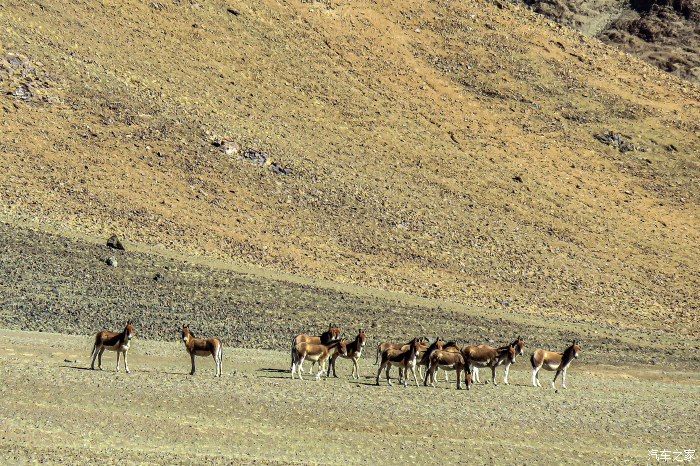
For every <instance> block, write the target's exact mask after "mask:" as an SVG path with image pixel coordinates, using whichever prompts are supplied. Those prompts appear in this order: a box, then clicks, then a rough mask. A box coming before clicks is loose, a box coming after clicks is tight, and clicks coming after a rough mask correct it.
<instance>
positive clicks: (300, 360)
mask: <svg viewBox="0 0 700 466" xmlns="http://www.w3.org/2000/svg"><path fill="white" fill-rule="evenodd" d="M333 348H338V351H339V352H340V355H341V356H344V357H345V356H347V355H348V349H347V342H346V341H345V340H332V341H330V342H328V343H325V344H323V343H318V344H316V343H306V342H301V343H297V344H296V345H294V346H293V347H292V370H291V372H292V379H294V374H295V373H298V374H299V380H303V378H302V376H301V365H302V364H304V360H305V359H308V360H310V361H314V362H315V363H317V364H318V365H319V371H318V373H316V380H319V379H320V378H321V374H322V373H323V370H324V369H325V367H324V365H325V363H326V361H327V360H328V357H329V356H330V352H331V350H332V349H333Z"/></svg>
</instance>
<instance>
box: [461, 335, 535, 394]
mask: <svg viewBox="0 0 700 466" xmlns="http://www.w3.org/2000/svg"><path fill="white" fill-rule="evenodd" d="M508 346H512V347H514V348H515V352H516V353H517V356H522V355H523V353H524V352H525V340H523V339H522V337H518V338H516V339H515V340H514V341H513V342H512V343H511V344H510V345H506V346H499V347H498V348H496V351H501V350H504V349H506V348H508ZM479 348H491V346H489V345H479ZM511 364H512V363H511V362H510V360H506V362H505V363H504V364H503V368H504V372H505V374H504V375H503V383H504V384H506V385H508V374H510V365H511ZM472 376H473V378H474V382H476V383H481V380H479V368H478V367H474V373H473V374H472Z"/></svg>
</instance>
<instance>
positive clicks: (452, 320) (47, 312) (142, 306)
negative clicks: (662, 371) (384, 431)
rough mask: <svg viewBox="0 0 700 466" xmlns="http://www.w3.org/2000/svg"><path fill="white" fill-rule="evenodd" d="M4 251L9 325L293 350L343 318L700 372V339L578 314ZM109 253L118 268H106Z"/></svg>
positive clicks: (200, 268) (395, 336)
mask: <svg viewBox="0 0 700 466" xmlns="http://www.w3.org/2000/svg"><path fill="white" fill-rule="evenodd" d="M133 246H134V245H130V247H133ZM0 252H1V254H0V297H1V300H0V327H4V328H14V329H21V330H39V331H44V332H47V331H48V332H59V333H71V334H90V333H92V332H96V331H98V330H100V329H103V328H107V329H117V328H119V327H121V326H123V325H124V321H125V320H126V319H132V320H133V321H134V323H135V325H136V326H137V328H138V333H139V336H140V337H141V338H147V339H159V340H172V339H173V338H176V337H177V336H178V335H179V333H178V332H179V329H180V327H181V326H182V324H183V323H189V324H190V325H191V326H192V329H193V331H195V333H198V334H202V335H217V336H219V337H221V338H222V339H223V341H224V342H225V343H226V344H228V345H232V346H236V347H239V346H243V347H246V348H266V349H278V350H286V349H287V348H288V346H289V342H290V340H291V339H292V337H293V336H294V335H296V334H297V333H300V332H309V331H311V332H318V333H320V332H322V331H323V330H325V327H326V326H327V325H328V323H333V324H335V325H339V326H340V327H342V328H343V329H344V336H345V337H347V338H349V339H350V338H354V335H355V334H356V332H357V329H358V328H365V329H366V331H367V333H368V334H369V335H370V341H369V346H370V347H374V346H375V345H376V344H377V343H378V342H379V341H386V340H391V341H408V340H409V339H410V338H412V337H413V336H416V335H419V336H426V337H430V338H434V337H435V336H441V337H442V338H444V339H448V340H456V341H458V342H460V343H484V342H491V343H492V344H498V345H500V344H505V343H507V342H510V341H512V340H513V339H514V338H516V337H517V336H518V335H520V336H522V337H523V338H525V339H526V340H527V342H528V345H530V346H532V347H534V346H542V345H544V346H547V347H550V346H553V347H554V348H555V349H556V348H558V347H559V346H562V345H565V344H566V342H568V341H570V340H572V339H574V338H576V339H578V340H580V341H581V342H582V344H583V345H584V346H585V348H586V359H587V361H592V362H599V363H603V362H612V363H614V364H618V363H620V362H621V361H617V360H614V361H610V357H611V355H613V356H612V357H613V358H615V359H616V358H617V356H614V355H615V354H616V353H617V352H618V351H623V352H624V362H625V363H627V364H630V363H637V364H663V365H670V366H672V367H677V368H681V369H684V370H686V369H688V368H692V369H694V370H697V369H698V368H700V356H699V354H698V349H700V347H699V346H698V343H697V341H695V340H692V339H687V338H684V337H683V335H677V334H672V333H668V332H666V333H659V332H656V331H654V330H632V329H620V328H619V327H617V326H614V325H606V324H605V323H602V322H601V323H597V324H594V325H591V324H589V323H587V322H586V321H585V319H582V318H579V317H570V318H568V319H565V320H561V319H538V318H535V317H528V316H522V315H519V314H518V313H517V312H500V311H491V310H489V309H483V308H473V307H466V306H458V305H454V304H453V303H449V302H445V301H439V300H432V301H431V300H420V299H416V298H415V297H411V296H407V295H401V294H395V293H385V292H381V291H378V290H367V289H362V288H358V287H337V286H334V284H332V283H325V282H313V281H310V280H308V279H303V278H302V279H300V278H298V277H297V278H295V277H285V276H281V275H275V274H273V275H270V274H269V272H268V273H265V272H264V271H261V270H256V269H253V268H248V269H245V268H240V267H239V268H235V267H234V268H231V267H227V266H226V264H221V263H215V262H207V261H197V262H193V261H191V260H188V258H186V257H177V256H172V257H165V256H162V255H160V254H156V253H153V252H136V251H126V252H120V251H114V250H111V249H110V248H108V247H107V246H105V245H96V244H91V243H89V242H87V241H85V240H78V239H68V238H65V237H61V236H58V235H50V234H46V233H41V232H37V231H34V230H31V229H29V228H21V227H13V226H9V225H7V224H3V223H0ZM109 258H114V259H116V262H117V267H116V268H115V267H110V266H108V265H107V264H106V263H105V261H106V259H109ZM561 349H563V348H561Z"/></svg>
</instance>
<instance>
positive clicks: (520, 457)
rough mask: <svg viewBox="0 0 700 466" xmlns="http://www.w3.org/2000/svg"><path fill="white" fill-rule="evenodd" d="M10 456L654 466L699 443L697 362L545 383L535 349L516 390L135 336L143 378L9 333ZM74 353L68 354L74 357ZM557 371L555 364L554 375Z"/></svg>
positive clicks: (519, 366)
mask: <svg viewBox="0 0 700 466" xmlns="http://www.w3.org/2000/svg"><path fill="white" fill-rule="evenodd" d="M0 337H1V341H2V343H0V365H1V366H0V371H1V372H0V373H1V374H2V384H0V394H1V396H0V400H1V401H0V409H2V412H3V413H4V416H3V420H2V421H1V422H2V430H3V436H2V439H1V440H0V460H2V461H3V462H4V463H5V464H16V463H21V462H24V461H45V462H49V463H63V464H68V463H90V462H94V461H96V460H98V459H100V458H104V457H105V456H107V455H109V456H110V457H111V458H119V462H120V463H121V464H132V463H152V464H188V463H191V462H193V461H195V460H196V461H199V462H206V463H253V462H255V463H262V464H275V463H280V464H289V463H294V462H304V463H327V464H331V463H332V464H338V463H367V462H371V463H374V464H377V463H390V464H399V463H404V464H405V463H408V462H411V463H421V462H426V461H430V462H433V461H434V462H436V463H457V462H460V463H464V462H473V463H475V464H480V463H509V464H513V463H517V464H535V463H542V464H545V463H548V464H551V463H552V462H556V463H591V462H599V463H607V464H619V463H645V462H646V460H647V459H648V450H649V449H652V448H657V449H662V448H667V449H671V450H673V449H687V448H695V447H696V446H697V445H696V441H697V435H696V434H697V431H696V420H697V415H698V395H699V394H700V379H699V377H698V374H697V372H685V373H683V372H666V371H664V370H663V369H659V368H655V369H653V370H652V369H648V368H639V367H611V366H598V365H587V364H586V361H585V357H583V360H582V361H580V362H579V361H577V362H576V363H575V365H574V366H573V367H572V369H571V370H570V371H569V389H568V390H565V391H564V390H559V391H558V392H555V391H553V390H551V389H549V388H542V389H534V388H532V387H530V386H528V385H527V382H528V381H529V373H528V371H527V369H528V365H529V364H528V362H527V360H526V358H524V359H520V360H518V361H517V363H516V366H514V369H513V370H512V372H511V385H510V386H505V385H502V384H500V385H499V386H497V387H493V386H491V385H486V386H477V387H475V388H473V389H472V390H470V391H469V392H467V391H461V392H457V391H456V390H455V389H454V386H450V387H449V389H448V388H447V387H446V386H445V385H444V383H443V384H442V385H443V386H441V387H440V388H437V389H433V388H425V387H420V388H416V387H414V386H411V387H409V388H403V387H396V386H395V387H392V388H389V387H387V386H386V385H385V384H382V386H381V387H375V386H374V385H373V382H374V380H373V379H372V378H371V377H372V376H373V375H374V371H375V369H376V366H373V365H372V364H371V361H370V360H369V358H368V357H365V358H364V359H363V360H362V363H361V371H362V375H363V378H362V379H361V380H360V381H359V382H352V381H350V380H349V378H348V376H349V370H350V365H349V364H348V362H347V361H342V362H340V363H339V366H338V368H339V375H340V378H339V379H337V380H321V381H320V382H315V381H313V380H304V381H298V380H294V381H292V380H290V378H289V373H288V372H287V369H288V355H287V353H285V352H277V351H266V350H246V349H238V348H226V351H225V355H224V376H223V377H222V378H221V379H218V380H217V379H215V378H214V377H213V376H212V372H213V363H212V362H211V361H209V360H206V361H205V360H200V366H199V368H198V373H197V375H195V376H194V377H191V376H189V375H187V372H188V369H189V367H188V358H187V356H186V354H185V353H184V350H183V349H182V347H181V346H180V345H179V344H176V343H174V342H154V341H145V340H135V341H134V343H133V346H132V350H131V357H130V366H131V370H132V373H131V374H130V375H127V374H124V373H123V372H120V373H118V374H117V373H114V354H113V353H112V354H109V355H107V356H106V357H105V359H104V363H103V366H104V369H105V370H104V371H102V372H97V371H90V370H85V368H86V367H87V366H88V365H89V364H88V363H89V361H88V353H89V351H90V344H91V339H90V337H87V336H83V337H81V336H66V335H59V334H48V333H35V332H17V331H6V330H2V331H0ZM66 361H68V362H66ZM550 376H551V373H548V374H545V379H544V380H543V381H544V382H546V381H547V379H548V378H549V377H550Z"/></svg>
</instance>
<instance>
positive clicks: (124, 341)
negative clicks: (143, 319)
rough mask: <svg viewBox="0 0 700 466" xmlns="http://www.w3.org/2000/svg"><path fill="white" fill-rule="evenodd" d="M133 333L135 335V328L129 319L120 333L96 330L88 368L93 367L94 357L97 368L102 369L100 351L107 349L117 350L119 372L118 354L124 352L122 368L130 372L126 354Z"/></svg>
mask: <svg viewBox="0 0 700 466" xmlns="http://www.w3.org/2000/svg"><path fill="white" fill-rule="evenodd" d="M134 335H136V330H134V326H133V325H131V321H128V322H127V323H126V326H125V327H124V330H122V332H121V333H117V332H109V331H107V330H102V331H101V332H98V333H97V335H95V345H94V346H93V347H92V363H91V364H90V369H93V370H94V369H95V359H97V368H98V369H99V370H102V353H104V352H105V350H109V351H116V352H117V369H116V371H117V372H119V355H120V354H121V353H124V370H126V373H127V374H128V373H130V372H131V371H129V362H128V361H127V359H126V356H127V354H128V352H129V343H130V342H131V339H132V338H133V337H134Z"/></svg>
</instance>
